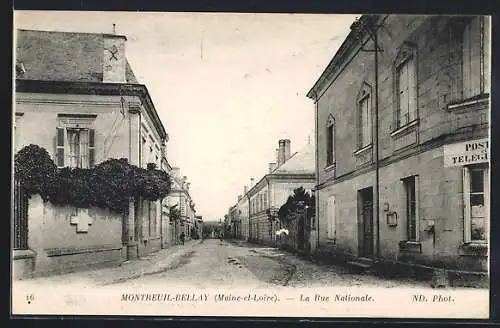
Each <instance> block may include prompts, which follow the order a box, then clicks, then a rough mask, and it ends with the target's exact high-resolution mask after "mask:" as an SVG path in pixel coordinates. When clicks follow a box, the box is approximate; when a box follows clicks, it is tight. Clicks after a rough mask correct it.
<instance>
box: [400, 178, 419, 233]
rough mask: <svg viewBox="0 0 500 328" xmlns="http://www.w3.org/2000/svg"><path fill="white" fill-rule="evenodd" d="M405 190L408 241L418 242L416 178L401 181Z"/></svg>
mask: <svg viewBox="0 0 500 328" xmlns="http://www.w3.org/2000/svg"><path fill="white" fill-rule="evenodd" d="M403 185H404V189H405V202H406V204H405V213H406V231H407V240H408V241H418V237H419V236H418V229H419V227H418V215H417V214H418V213H417V196H418V195H417V176H411V177H408V178H406V179H403Z"/></svg>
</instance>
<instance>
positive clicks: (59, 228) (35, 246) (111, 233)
mask: <svg viewBox="0 0 500 328" xmlns="http://www.w3.org/2000/svg"><path fill="white" fill-rule="evenodd" d="M75 213H76V212H75V209H74V208H72V207H71V206H54V205H53V204H51V203H49V202H47V203H44V202H43V201H42V199H41V198H40V196H39V195H34V196H32V197H31V199H30V200H29V207H28V247H29V250H30V251H32V252H33V257H32V258H31V259H30V261H31V265H26V261H24V262H25V264H24V269H25V270H32V275H34V276H38V275H47V274H52V273H63V272H69V271H73V270H77V269H82V268H87V267H92V266H95V265H103V264H118V263H120V262H121V261H122V260H123V258H122V240H121V238H122V215H121V214H118V213H114V212H110V211H109V210H103V209H99V208H89V209H88V210H86V209H79V210H78V215H76V216H73V214H75ZM86 213H88V215H89V216H90V218H91V219H90V224H88V225H87V222H88V221H86V219H88V218H86V217H85V216H86V215H85V214H86ZM16 261H17V260H16V259H15V260H14V262H16ZM22 266H23V265H19V266H16V264H15V265H14V271H15V270H16V269H19V270H22V269H23V268H22ZM30 275H31V274H29V272H24V273H22V272H14V276H16V277H23V276H24V277H26V276H30Z"/></svg>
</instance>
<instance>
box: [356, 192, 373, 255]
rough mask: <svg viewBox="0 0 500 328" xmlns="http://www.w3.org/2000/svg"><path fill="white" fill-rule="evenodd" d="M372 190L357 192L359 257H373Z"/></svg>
mask: <svg viewBox="0 0 500 328" xmlns="http://www.w3.org/2000/svg"><path fill="white" fill-rule="evenodd" d="M373 230H374V229H373V188H372V187H369V188H366V189H362V190H359V191H358V232H359V233H358V241H359V250H358V251H359V252H358V253H359V257H365V258H372V257H373Z"/></svg>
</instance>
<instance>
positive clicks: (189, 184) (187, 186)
mask: <svg viewBox="0 0 500 328" xmlns="http://www.w3.org/2000/svg"><path fill="white" fill-rule="evenodd" d="M190 186H191V182H188V183H186V190H187V191H189V187H190Z"/></svg>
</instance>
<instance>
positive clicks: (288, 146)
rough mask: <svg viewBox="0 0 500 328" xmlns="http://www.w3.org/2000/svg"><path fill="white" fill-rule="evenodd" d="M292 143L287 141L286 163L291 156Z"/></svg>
mask: <svg viewBox="0 0 500 328" xmlns="http://www.w3.org/2000/svg"><path fill="white" fill-rule="evenodd" d="M290 146H291V141H290V139H285V160H284V162H286V161H288V159H289V158H290V155H291V147H290Z"/></svg>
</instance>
